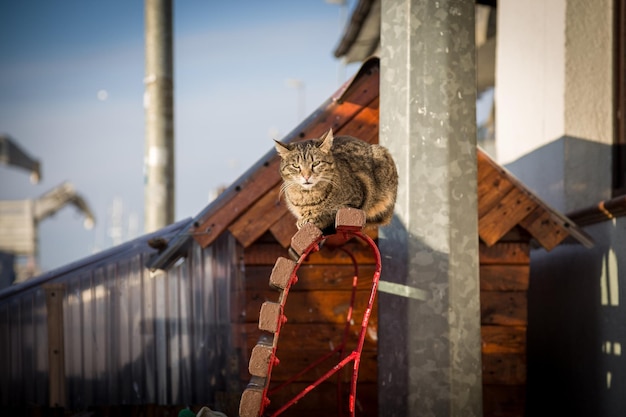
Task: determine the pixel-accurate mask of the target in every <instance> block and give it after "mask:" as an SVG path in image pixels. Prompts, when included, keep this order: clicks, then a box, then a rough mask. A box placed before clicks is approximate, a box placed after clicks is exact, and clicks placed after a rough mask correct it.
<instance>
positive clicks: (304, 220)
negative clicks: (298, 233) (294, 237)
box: [296, 218, 313, 230]
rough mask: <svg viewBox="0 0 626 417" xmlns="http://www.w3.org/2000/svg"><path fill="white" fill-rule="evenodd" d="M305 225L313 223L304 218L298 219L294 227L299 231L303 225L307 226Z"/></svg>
mask: <svg viewBox="0 0 626 417" xmlns="http://www.w3.org/2000/svg"><path fill="white" fill-rule="evenodd" d="M307 223H311V224H313V222H312V221H311V219H305V218H302V219H300V220H298V221H297V222H296V227H297V228H298V230H300V229H302V227H303V226H304V225H305V224H307Z"/></svg>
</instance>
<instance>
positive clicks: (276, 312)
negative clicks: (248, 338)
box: [259, 301, 283, 333]
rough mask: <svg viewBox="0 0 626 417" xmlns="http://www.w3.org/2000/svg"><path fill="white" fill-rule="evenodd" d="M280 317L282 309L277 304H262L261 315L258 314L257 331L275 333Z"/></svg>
mask: <svg viewBox="0 0 626 417" xmlns="http://www.w3.org/2000/svg"><path fill="white" fill-rule="evenodd" d="M282 316H283V309H282V307H281V305H280V304H279V303H274V302H272V301H266V302H264V303H263V305H261V313H260V314H259V329H260V330H265V331H267V332H271V333H276V331H277V330H278V326H279V322H280V320H282Z"/></svg>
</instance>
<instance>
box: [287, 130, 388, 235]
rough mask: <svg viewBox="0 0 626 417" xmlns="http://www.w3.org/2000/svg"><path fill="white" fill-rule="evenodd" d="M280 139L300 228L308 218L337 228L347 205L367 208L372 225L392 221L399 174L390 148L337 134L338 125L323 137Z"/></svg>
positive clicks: (289, 192)
mask: <svg viewBox="0 0 626 417" xmlns="http://www.w3.org/2000/svg"><path fill="white" fill-rule="evenodd" d="M275 142H276V150H277V151H278V154H279V155H280V157H281V164H280V175H281V177H282V178H283V185H282V187H281V192H283V193H284V195H285V200H286V202H287V207H288V208H289V210H290V211H291V212H292V213H293V214H294V215H295V216H296V219H297V222H296V225H297V226H298V229H300V228H301V227H302V226H303V225H304V224H305V223H313V224H314V225H315V226H317V227H318V228H320V229H322V230H324V229H327V228H329V227H333V226H334V220H335V214H336V213H337V210H339V209H340V208H344V207H352V208H357V209H361V210H363V211H364V212H365V215H366V223H367V225H371V226H377V225H384V224H388V223H389V222H390V221H391V218H392V216H393V207H394V204H395V202H396V193H397V189H398V173H397V171H396V165H395V163H394V161H393V159H392V158H391V155H390V154H389V152H388V151H387V149H385V148H384V147H382V146H379V145H370V144H369V143H367V142H365V141H362V140H360V139H357V138H353V137H351V136H337V137H333V131H332V129H331V130H329V131H328V132H326V133H325V134H324V135H322V137H320V138H319V139H309V140H305V141H302V142H295V143H291V144H284V143H281V142H278V141H275Z"/></svg>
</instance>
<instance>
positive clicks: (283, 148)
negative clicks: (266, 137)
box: [274, 139, 291, 158]
mask: <svg viewBox="0 0 626 417" xmlns="http://www.w3.org/2000/svg"><path fill="white" fill-rule="evenodd" d="M274 142H276V145H275V146H276V152H278V154H279V155H280V157H281V158H284V157H285V156H287V154H288V153H289V151H291V148H290V147H289V145H285V144H284V143H282V142H279V141H277V140H276V139H274Z"/></svg>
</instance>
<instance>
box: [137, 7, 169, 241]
mask: <svg viewBox="0 0 626 417" xmlns="http://www.w3.org/2000/svg"><path fill="white" fill-rule="evenodd" d="M145 35H146V77H145V79H144V84H145V93H144V107H145V123H146V126H145V128H146V133H145V135H146V136H145V154H144V206H145V207H144V232H146V233H149V232H152V231H154V230H157V229H160V228H162V227H163V226H166V225H168V224H170V223H173V222H174V190H175V189H174V70H173V67H174V65H173V47H172V0H145Z"/></svg>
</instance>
